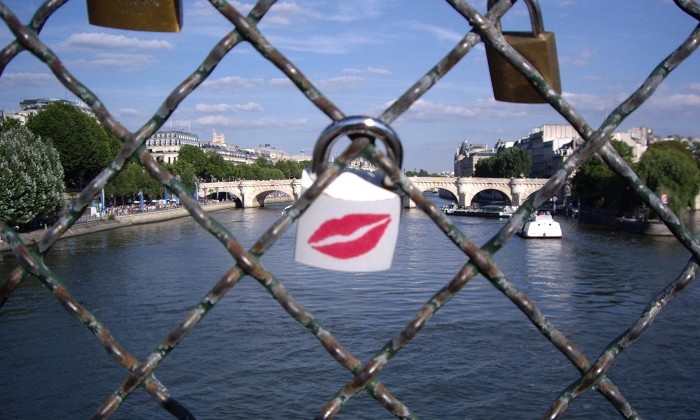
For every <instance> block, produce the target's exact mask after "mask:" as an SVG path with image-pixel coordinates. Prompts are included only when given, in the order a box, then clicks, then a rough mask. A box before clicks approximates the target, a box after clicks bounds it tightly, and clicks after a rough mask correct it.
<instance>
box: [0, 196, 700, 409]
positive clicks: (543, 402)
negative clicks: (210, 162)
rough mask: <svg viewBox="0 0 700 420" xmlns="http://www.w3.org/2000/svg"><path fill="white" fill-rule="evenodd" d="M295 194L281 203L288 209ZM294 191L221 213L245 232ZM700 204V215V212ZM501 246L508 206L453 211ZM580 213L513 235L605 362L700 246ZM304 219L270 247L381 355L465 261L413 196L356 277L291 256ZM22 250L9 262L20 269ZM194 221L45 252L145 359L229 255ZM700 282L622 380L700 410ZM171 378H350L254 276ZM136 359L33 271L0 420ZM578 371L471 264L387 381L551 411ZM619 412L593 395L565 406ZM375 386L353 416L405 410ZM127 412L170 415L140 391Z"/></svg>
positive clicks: (646, 398)
mask: <svg viewBox="0 0 700 420" xmlns="http://www.w3.org/2000/svg"><path fill="white" fill-rule="evenodd" d="M282 207H283V206H282ZM280 210H281V207H279V208H278V207H277V206H270V207H269V208H265V209H245V210H241V209H238V210H230V211H225V212H218V213H215V217H216V218H217V219H218V220H220V221H221V222H222V223H223V224H224V225H226V226H227V227H228V228H229V229H231V231H232V232H233V233H234V235H236V237H237V238H238V239H239V240H240V241H241V242H242V243H243V244H244V245H245V246H246V247H249V246H250V245H252V244H253V242H254V241H255V239H257V237H258V236H259V235H260V234H261V233H262V232H263V231H264V230H265V229H266V228H267V226H269V224H270V223H271V222H272V221H273V220H274V219H275V218H276V217H278V216H279V212H280ZM696 219H697V217H696ZM452 220H454V222H455V223H456V224H457V225H458V226H459V227H460V229H462V231H463V232H464V233H465V234H466V235H468V236H469V237H470V238H471V239H472V240H473V241H474V242H475V243H477V244H483V243H484V242H485V241H486V240H488V239H489V238H490V237H491V236H492V235H493V234H494V233H495V232H497V231H498V229H499V228H500V227H501V226H502V224H503V223H504V222H502V221H498V220H486V219H478V218H454V219H452ZM559 220H560V221H561V222H562V227H563V231H564V238H563V239H561V240H545V241H537V240H527V241H526V240H523V239H520V238H517V237H516V238H513V239H512V240H511V241H509V242H508V244H507V245H506V246H505V247H504V249H503V250H502V251H501V252H499V253H498V254H497V255H496V256H495V260H496V262H497V263H498V265H499V267H500V268H501V270H502V271H503V272H504V273H505V274H506V276H507V277H508V278H509V279H510V280H511V281H513V282H514V283H515V284H516V285H517V286H518V288H519V289H520V290H522V291H523V292H524V293H526V294H527V295H528V296H529V297H530V298H531V299H533V300H534V301H535V302H536V303H537V305H538V307H539V308H540V309H541V310H542V311H543V312H544V314H545V315H546V316H547V317H548V318H549V319H550V320H551V321H552V322H553V323H554V324H555V326H556V327H557V328H558V329H560V330H561V331H562V332H563V333H564V334H565V335H566V336H567V337H569V338H570V339H571V340H572V341H573V342H574V343H576V345H577V346H578V347H579V348H580V349H581V350H582V351H583V352H584V353H585V355H586V356H587V357H588V358H589V360H590V359H595V358H596V357H597V356H598V355H599V354H600V353H601V351H603V350H604V348H605V346H607V344H608V343H610V341H612V340H614V339H615V338H616V337H617V336H618V335H620V334H622V333H624V331H625V330H626V329H627V328H628V327H629V326H630V325H631V324H632V323H633V322H634V321H635V320H636V318H637V317H638V316H639V315H640V314H641V313H642V311H643V310H644V307H645V305H646V304H647V302H648V301H649V300H650V299H651V298H652V297H653V296H654V295H655V294H657V293H658V292H659V291H660V290H661V289H662V288H663V287H664V286H665V285H666V284H667V283H668V282H669V281H671V280H672V279H674V278H675V277H676V276H677V275H678V274H679V273H680V271H681V269H682V267H683V266H684V265H685V263H686V262H687V260H688V258H689V253H688V252H687V251H686V250H685V249H684V248H682V247H681V246H680V245H678V244H677V243H676V242H675V241H674V240H673V239H670V238H652V237H644V236H636V235H626V234H620V233H612V232H607V231H604V230H594V229H590V228H586V227H584V226H579V225H578V224H576V223H575V222H571V221H566V220H563V219H561V218H560V219H559ZM293 242H294V229H293V228H292V229H290V231H289V232H287V233H286V234H285V235H284V236H283V237H282V238H281V239H280V240H279V241H278V242H277V243H276V244H275V245H274V246H273V247H272V248H271V249H270V251H269V252H268V253H266V254H265V255H264V256H263V257H262V263H263V265H264V266H265V267H266V268H267V269H268V270H269V271H271V272H272V273H274V274H275V275H276V276H277V277H278V278H279V279H280V281H281V282H282V283H283V284H284V285H285V287H286V288H287V289H288V290H289V291H290V293H291V294H292V296H294V297H295V298H296V299H297V300H298V301H299V302H300V303H301V305H303V306H304V307H305V308H306V309H307V310H309V311H310V312H311V313H312V314H314V316H315V317H316V318H317V319H319V320H320V321H321V322H322V323H323V324H324V325H325V326H326V327H327V328H328V329H329V330H330V331H331V332H332V333H333V334H334V335H335V337H336V338H338V339H339V340H340V342H341V343H342V344H343V345H344V346H345V347H346V348H347V349H348V350H349V351H351V352H352V353H353V354H354V355H355V356H356V357H358V358H360V359H361V360H363V361H367V360H369V359H370V358H371V357H372V356H373V355H374V353H375V352H376V351H377V350H378V349H380V348H381V347H382V346H383V345H384V344H386V343H387V341H388V340H390V339H391V338H392V337H393V336H395V335H396V334H397V333H398V332H399V331H400V330H401V328H403V326H405V325H406V323H407V322H408V321H409V320H410V319H411V318H412V317H413V316H414V315H415V314H416V313H417V311H418V310H419V308H420V306H421V305H422V304H423V303H424V302H426V301H427V300H428V299H429V298H430V297H431V296H432V295H433V294H434V293H435V292H436V291H437V290H439V288H440V287H442V286H443V285H445V284H446V283H447V282H448V281H449V280H450V279H452V277H453V276H454V275H455V274H456V273H457V271H458V270H459V269H460V268H461V267H462V266H463V265H464V264H465V262H466V258H465V257H464V255H463V254H462V253H461V252H460V251H458V250H457V248H456V247H455V246H454V245H453V244H452V243H451V242H449V240H448V239H446V238H445V237H444V235H442V234H441V233H440V232H439V231H438V229H437V227H436V226H435V225H434V224H432V223H431V221H430V220H429V219H428V217H427V216H425V215H424V214H423V213H422V212H421V211H419V210H416V209H412V210H406V211H404V213H403V216H402V221H401V231H400V238H399V245H398V249H397V250H396V255H395V260H394V267H393V268H392V269H391V270H389V271H386V272H381V273H362V274H347V273H344V274H341V273H335V272H329V271H324V270H319V269H314V268H309V267H305V266H300V265H298V264H296V263H295V262H294V261H293ZM12 264H13V261H12V260H11V259H10V258H8V257H7V256H5V257H4V258H3V261H2V262H0V276H1V277H0V278H3V279H4V278H5V277H6V275H7V273H8V272H9V270H10V269H11V267H12ZM232 264H233V263H232V260H231V257H230V256H228V255H227V254H226V252H225V251H224V250H223V249H222V247H221V246H220V244H219V243H218V242H217V241H216V240H215V239H214V238H212V237H211V236H210V235H209V234H208V233H206V232H204V231H203V230H202V229H201V228H199V227H198V226H197V225H196V224H195V223H194V222H193V221H191V220H189V219H180V220H175V221H170V222H164V223H159V224H153V225H145V226H139V227H132V228H123V229H119V230H113V231H107V232H102V233H98V234H93V235H88V236H83V237H78V238H72V239H66V240H62V241H61V242H60V243H59V244H58V245H57V246H56V247H55V249H54V250H52V252H51V253H50V254H49V257H48V258H47V265H48V266H49V267H51V268H52V269H54V270H55V272H56V273H57V274H58V275H59V277H60V278H61V279H62V281H63V282H64V283H65V284H66V285H67V286H68V288H69V290H70V292H71V293H72V294H73V296H74V297H75V298H77V299H78V300H79V301H80V302H81V303H82V304H83V305H85V306H86V307H87V308H89V309H90V310H91V311H92V312H93V314H94V315H95V316H96V317H97V318H98V319H99V320H100V321H101V322H103V323H104V324H105V325H106V326H107V327H108V328H109V330H110V331H111V333H112V334H113V335H114V336H115V337H116V338H117V340H118V341H119V342H120V343H121V344H122V345H123V346H124V347H125V348H126V349H128V350H129V351H130V352H131V353H132V354H134V355H135V356H137V357H138V358H140V359H144V358H145V357H147V355H148V354H149V353H150V352H151V351H153V350H154V349H155V347H156V345H157V344H158V343H159V342H160V341H161V340H162V339H163V338H164V337H165V336H166V335H167V334H168V332H169V331H170V330H171V329H172V328H173V327H174V325H176V324H177V323H178V322H179V321H180V320H181V319H182V318H183V316H184V314H185V313H186V311H188V310H189V309H191V308H192V306H193V305H194V304H196V302H197V301H198V300H199V299H200V298H201V297H202V296H204V294H205V293H206V292H207V291H208V290H209V288H210V287H211V286H212V284H213V283H214V282H215V281H216V280H218V279H219V278H220V277H221V276H222V275H223V274H224V273H225V272H226V271H227V270H228V269H229V268H230V267H231V266H232ZM699 303H700V292H699V291H698V287H697V284H692V285H691V286H690V289H689V290H688V291H686V293H684V294H682V295H681V296H680V297H679V298H678V299H676V300H675V301H673V302H672V303H671V305H669V307H667V308H666V309H665V310H664V311H663V312H662V313H661V315H660V316H659V317H658V318H657V320H656V321H655V323H654V325H653V327H652V329H651V331H649V332H648V333H647V334H646V335H644V336H643V337H642V338H641V339H640V340H639V341H638V342H637V343H635V344H634V345H633V346H632V347H631V348H630V349H628V350H627V351H625V352H624V353H622V355H620V356H619V357H618V358H617V359H616V361H615V364H614V365H613V367H612V369H611V370H610V371H609V377H610V379H611V380H612V381H613V382H614V383H615V384H616V385H617V386H618V387H619V388H620V390H621V391H622V392H623V393H624V394H625V395H626V396H627V397H628V399H629V400H630V402H631V404H632V406H633V407H634V408H636V409H637V410H638V411H639V412H640V413H641V414H642V415H643V416H645V417H647V418H664V419H673V418H678V419H680V418H693V417H697V416H699V415H700V399H698V398H696V394H697V391H698V389H699V388H700V380H698V376H699V375H700V350H698V348H699V347H700V331H699V330H698V327H697V320H698V319H699V316H700V305H699ZM156 376H157V377H158V379H159V380H161V381H162V382H163V383H164V384H165V385H166V387H167V388H168V390H169V391H170V393H171V395H172V396H173V397H175V398H176V399H178V400H179V401H180V402H182V403H183V404H184V405H185V406H186V407H188V408H189V409H190V410H191V411H192V412H193V413H194V414H195V415H197V416H198V417H200V418H281V419H284V418H311V417H313V416H314V415H315V414H316V413H317V412H318V411H319V410H320V409H321V407H322V406H323V405H324V404H325V403H326V401H327V400H328V399H330V398H331V397H332V396H333V394H334V393H335V392H336V391H337V390H339V389H340V388H341V387H342V386H343V385H344V384H345V383H346V382H348V381H349V380H350V379H351V378H352V376H351V375H350V373H349V372H347V371H345V369H344V368H342V367H340V366H339V365H338V364H337V363H336V362H335V361H334V360H333V359H332V358H331V357H330V356H329V355H328V354H327V353H326V352H325V350H323V348H322V347H321V345H320V343H319V342H318V341H317V340H316V339H315V338H314V337H313V336H312V335H311V334H309V333H308V332H307V331H306V330H305V329H304V328H303V327H301V326H300V325H298V324H297V323H296V322H295V321H293V320H292V319H291V318H290V317H289V316H288V315H287V314H286V313H285V312H284V311H283V310H282V309H281V307H280V306H279V305H278V304H277V303H276V302H275V301H274V300H273V299H271V297H270V295H269V294H268V293H267V291H266V290H265V289H264V288H262V287H261V286H260V285H258V284H257V283H256V282H255V281H253V280H252V279H250V278H245V279H244V280H242V281H241V282H240V283H239V284H238V285H237V286H236V287H234V288H233V289H232V290H231V291H230V292H229V293H228V295H227V296H226V297H225V298H224V299H223V300H222V301H221V302H220V303H219V304H218V305H217V306H216V307H215V308H214V309H213V310H212V311H211V312H210V313H209V314H208V315H207V317H206V318H205V319H204V321H203V322H202V323H201V324H200V325H199V326H198V327H197V328H195V330H194V331H193V332H192V333H191V334H190V335H189V336H188V337H187V338H186V339H185V340H184V341H183V343H182V344H181V345H180V346H178V347H177V348H176V349H175V350H174V351H173V352H172V353H171V355H170V356H168V357H167V358H166V359H165V361H164V362H163V363H162V365H161V366H160V367H159V368H158V369H157V371H156ZM126 377H127V375H126V372H125V371H124V370H123V368H121V367H120V366H118V365H117V364H116V363H115V362H114V361H113V360H112V359H111V358H110V357H109V356H108V355H106V354H105V352H104V350H103V349H102V348H101V346H100V345H99V343H98V342H97V340H96V339H95V337H94V336H92V334H91V333H89V332H88V331H87V329H86V328H85V327H84V326H83V325H82V324H80V323H79V322H77V321H76V320H75V319H73V318H71V317H69V316H67V315H66V313H65V311H64V310H63V309H62V308H61V306H60V305H59V304H58V303H56V301H55V300H54V299H53V298H52V296H51V295H50V294H49V293H48V292H47V290H46V289H45V288H44V287H43V286H42V285H41V284H40V283H39V282H38V281H37V280H36V279H29V280H28V281H25V282H24V284H23V285H22V286H21V287H20V288H19V289H18V290H17V291H16V292H15V293H14V294H13V295H12V297H11V298H10V300H9V301H8V302H7V303H6V304H5V306H4V307H2V308H1V309H0V418H3V419H4V418H7V419H15V418H85V417H89V415H90V414H91V413H92V412H93V411H94V410H95V409H96V408H97V407H98V406H99V405H100V404H101V403H102V401H104V400H105V399H106V398H107V397H108V396H109V395H110V394H111V393H112V392H114V391H115V390H116V389H117V388H118V387H119V385H120V384H121V382H122V381H124V379H125V378H126ZM577 377H578V372H577V371H576V369H575V368H574V367H573V366H572V365H571V363H570V362H568V361H567V360H566V359H565V358H564V357H563V356H562V355H561V354H560V353H559V352H558V351H556V350H555V349H554V347H553V346H552V345H551V344H550V343H549V342H548V341H547V340H546V339H545V338H544V337H543V336H542V335H541V334H540V333H539V332H537V331H536V329H535V328H534V327H533V326H532V325H531V324H530V322H529V321H528V320H527V319H526V318H525V317H524V316H523V315H522V313H520V311H519V310H518V309H517V308H516V307H515V306H514V305H513V304H512V303H510V301H509V300H507V299H506V298H505V297H504V296H503V295H502V294H501V293H500V292H498V291H497V290H496V289H495V288H494V287H493V286H491V285H490V283H488V282H487V281H486V280H485V279H484V278H483V277H477V278H475V279H473V280H472V281H471V282H470V283H469V284H468V285H467V286H466V287H465V289H464V290H463V291H462V292H461V293H460V294H458V295H457V296H456V297H455V298H453V299H452V301H450V302H449V303H448V304H447V305H446V306H445V307H444V308H443V309H441V310H440V312H439V313H438V314H437V316H436V317H435V318H434V319H433V320H431V321H430V323H429V324H428V325H427V327H426V328H425V329H424V330H423V331H422V332H421V333H420V334H419V335H418V336H417V337H416V338H415V339H414V340H413V341H412V342H411V343H410V344H409V345H408V346H407V347H406V348H404V349H402V350H401V351H400V352H399V353H398V354H397V355H396V356H395V357H394V358H393V359H392V360H391V362H390V363H389V364H388V365H387V367H386V368H385V369H384V370H383V371H382V373H381V375H380V381H381V382H382V383H384V384H385V385H386V386H387V387H388V388H389V389H390V390H391V392H392V393H393V394H394V395H396V396H397V397H398V398H399V399H400V400H401V401H402V402H404V403H405V404H406V405H407V406H408V407H409V408H410V409H411V410H412V411H413V412H415V413H416V414H417V415H418V416H420V417H422V418H426V419H430V418H438V417H443V418H503V417H509V418H512V417H516V418H539V417H541V416H542V415H543V414H544V413H545V412H546V410H547V409H548V407H549V406H550V404H551V403H552V402H553V401H554V400H555V399H556V398H557V396H558V395H559V393H560V392H561V391H562V390H563V389H565V388H566V387H567V386H568V385H569V384H570V383H571V382H573V381H575V380H576V378H577ZM596 416H597V417H602V418H609V417H616V412H615V411H614V409H613V408H612V407H611V406H610V404H608V403H607V401H606V400H605V399H604V398H603V397H602V396H601V395H600V394H597V393H595V392H593V393H591V392H589V393H587V394H585V395H584V396H583V397H581V398H579V399H578V400H576V401H574V402H573V403H572V406H571V408H570V409H569V411H567V414H566V416H565V417H566V418H593V417H596ZM389 417H390V416H389V414H388V413H387V412H386V411H384V409H382V408H381V407H380V406H379V405H378V404H377V403H376V402H375V401H374V400H372V399H371V397H369V396H368V395H366V394H364V393H361V394H358V395H357V396H356V397H355V398H353V399H352V400H350V402H349V403H348V404H347V405H346V406H345V407H344V408H343V410H342V411H341V413H340V414H339V416H338V418H347V419H358V418H363V419H376V418H389ZM115 418H124V419H133V418H168V415H167V413H165V412H164V411H162V410H160V408H158V407H157V406H156V405H155V404H154V403H152V402H151V401H150V397H148V396H147V394H146V393H145V392H143V391H142V390H138V391H137V392H135V393H134V394H132V396H130V397H129V398H128V399H127V400H126V401H125V402H124V403H123V404H122V406H121V407H120V408H119V410H118V411H117V413H116V415H115Z"/></svg>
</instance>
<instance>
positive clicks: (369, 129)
mask: <svg viewBox="0 0 700 420" xmlns="http://www.w3.org/2000/svg"><path fill="white" fill-rule="evenodd" d="M353 135H355V136H357V135H364V136H367V137H369V138H370V139H371V140H372V143H374V140H375V139H379V140H381V141H382V142H384V145H385V146H386V150H387V155H389V157H390V158H391V159H393V160H394V162H395V163H396V165H397V166H398V167H399V168H401V165H402V164H403V146H402V145H401V141H400V140H399V137H398V135H396V132H395V131H394V130H393V129H392V128H391V127H389V126H388V125H386V124H385V123H384V122H382V121H381V120H379V119H377V118H373V117H364V116H360V115H357V116H351V117H346V118H343V119H342V120H340V121H335V122H333V123H332V124H331V125H329V126H328V127H326V129H325V130H323V132H322V133H321V135H320V136H319V138H318V140H316V144H315V145H314V153H313V157H312V161H311V170H312V172H313V173H315V174H319V173H321V172H322V171H323V170H324V169H326V167H327V166H328V159H329V157H330V152H331V148H332V146H333V144H334V143H335V141H336V140H338V139H339V138H340V137H341V136H348V137H350V138H351V139H352V136H353Z"/></svg>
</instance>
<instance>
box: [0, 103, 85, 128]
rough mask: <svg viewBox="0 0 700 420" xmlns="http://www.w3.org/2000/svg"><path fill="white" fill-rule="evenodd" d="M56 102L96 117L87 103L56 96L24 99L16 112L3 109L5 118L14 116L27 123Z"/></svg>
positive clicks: (13, 117) (15, 118)
mask: <svg viewBox="0 0 700 420" xmlns="http://www.w3.org/2000/svg"><path fill="white" fill-rule="evenodd" d="M54 103H62V104H66V105H70V106H72V107H74V108H76V109H78V110H80V111H81V112H82V113H84V114H85V115H88V116H89V117H92V118H96V117H95V114H94V113H93V112H92V110H91V109H90V108H89V107H88V106H87V105H85V103H83V102H80V101H76V102H71V101H67V100H65V99H56V98H36V99H24V100H22V101H21V102H20V103H19V111H14V112H4V111H3V113H2V114H3V117H4V118H12V119H14V120H17V121H19V122H20V123H22V124H23V125H24V124H27V121H29V118H30V117H33V116H34V115H36V114H38V113H39V111H41V110H43V109H44V108H46V107H47V106H49V105H51V104H54Z"/></svg>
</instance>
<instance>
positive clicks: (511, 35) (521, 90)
mask: <svg viewBox="0 0 700 420" xmlns="http://www.w3.org/2000/svg"><path fill="white" fill-rule="evenodd" d="M524 1H525V3H526V4H527V7H528V9H529V11H530V22H531V24H532V32H503V36H504V37H505V39H506V41H507V42H508V43H509V44H510V45H511V46H512V47H513V48H515V49H516V51H518V52H519V53H520V54H521V55H522V56H523V57H525V59H526V60H527V61H529V62H530V63H531V64H532V65H533V66H534V67H535V68H536V69H537V71H539V72H540V74H541V75H542V77H544V79H545V80H546V81H547V83H548V84H549V85H550V86H551V87H552V88H553V89H554V90H555V91H557V92H558V93H559V94H561V78H560V76H559V58H558V56H557V44H556V40H555V39H554V33H553V32H545V31H544V24H543V23H542V12H541V11H540V5H539V3H537V0H524ZM495 2H496V0H489V1H488V8H489V9H491V7H492V6H493V4H494V3H495ZM498 27H499V29H500V21H499V22H498ZM486 58H487V60H488V63H489V73H490V74H491V86H492V87H493V96H494V97H495V99H496V100H497V101H504V102H517V103H526V104H536V103H543V102H546V101H545V100H544V98H543V97H542V95H540V94H539V92H537V90H535V88H534V87H533V86H532V85H531V84H530V82H528V80H527V79H526V78H525V76H523V75H522V74H521V73H520V72H519V71H518V70H517V69H516V68H515V67H514V66H513V65H512V64H510V63H509V62H508V61H507V60H506V59H505V58H504V57H503V56H502V55H501V54H499V52H498V51H496V50H495V49H494V48H493V47H491V46H490V45H488V44H486Z"/></svg>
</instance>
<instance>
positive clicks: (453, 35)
mask: <svg viewBox="0 0 700 420" xmlns="http://www.w3.org/2000/svg"><path fill="white" fill-rule="evenodd" d="M410 27H411V28H414V29H418V30H422V31H424V32H428V33H429V34H431V35H433V36H434V37H435V38H436V39H438V40H440V41H449V42H451V43H456V42H459V41H460V40H461V39H462V38H464V35H466V33H467V31H465V33H463V34H461V33H459V32H455V31H451V30H449V29H445V28H444V27H441V26H437V25H428V24H423V23H412V24H411V25H410Z"/></svg>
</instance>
